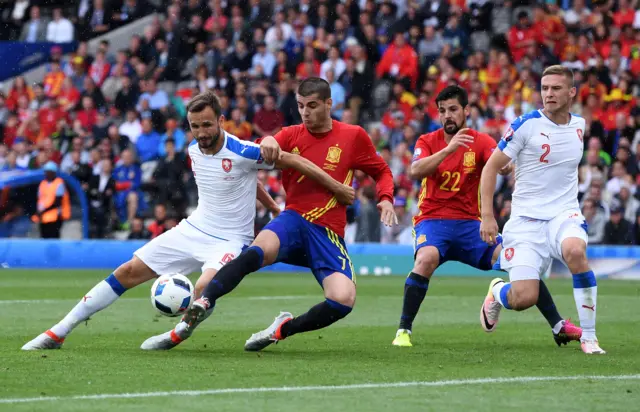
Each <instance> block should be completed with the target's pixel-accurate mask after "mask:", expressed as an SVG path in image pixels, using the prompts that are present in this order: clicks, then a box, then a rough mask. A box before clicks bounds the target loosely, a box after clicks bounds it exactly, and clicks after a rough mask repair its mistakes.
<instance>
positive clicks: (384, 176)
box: [354, 129, 398, 226]
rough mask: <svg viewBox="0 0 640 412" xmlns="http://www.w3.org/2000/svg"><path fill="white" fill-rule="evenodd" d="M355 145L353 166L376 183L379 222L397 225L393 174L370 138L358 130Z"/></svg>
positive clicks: (362, 130) (361, 130) (386, 224)
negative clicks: (394, 207)
mask: <svg viewBox="0 0 640 412" xmlns="http://www.w3.org/2000/svg"><path fill="white" fill-rule="evenodd" d="M354 144H355V145H356V147H355V150H354V152H355V153H356V154H355V156H356V159H355V162H354V164H355V166H356V167H357V168H358V169H359V170H362V171H363V172H365V173H366V174H368V175H369V176H371V177H372V178H373V179H374V180H375V181H376V192H377V194H378V200H379V201H380V202H379V203H378V210H380V221H381V222H382V223H384V224H385V226H391V225H392V224H394V223H395V224H398V217H397V216H396V212H395V210H394V209H393V190H394V183H393V174H392V173H391V169H389V165H387V163H386V162H385V161H384V160H383V159H382V157H380V156H379V155H378V153H377V152H376V148H375V147H374V146H373V143H371V138H370V137H369V135H368V134H367V132H365V131H364V129H360V132H359V133H358V134H357V137H356V140H355V142H354Z"/></svg>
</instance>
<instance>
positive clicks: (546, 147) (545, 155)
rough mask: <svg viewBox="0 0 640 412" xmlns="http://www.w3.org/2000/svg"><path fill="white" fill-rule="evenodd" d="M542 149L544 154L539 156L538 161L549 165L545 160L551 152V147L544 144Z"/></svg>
mask: <svg viewBox="0 0 640 412" xmlns="http://www.w3.org/2000/svg"><path fill="white" fill-rule="evenodd" d="M542 148H543V149H544V153H542V156H540V161H541V162H542V163H549V161H548V160H547V159H546V158H547V156H549V152H551V146H549V145H548V144H546V143H545V144H543V145H542Z"/></svg>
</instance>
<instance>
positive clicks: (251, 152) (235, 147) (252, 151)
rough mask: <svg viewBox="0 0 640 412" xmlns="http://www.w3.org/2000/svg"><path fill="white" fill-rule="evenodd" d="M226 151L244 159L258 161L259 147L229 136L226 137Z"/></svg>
mask: <svg viewBox="0 0 640 412" xmlns="http://www.w3.org/2000/svg"><path fill="white" fill-rule="evenodd" d="M227 149H229V150H231V151H232V152H233V153H235V154H236V155H238V156H241V157H244V158H245V159H251V160H256V161H257V160H260V146H258V145H255V144H252V143H248V142H241V141H240V140H237V139H236V138H234V137H233V136H231V135H227Z"/></svg>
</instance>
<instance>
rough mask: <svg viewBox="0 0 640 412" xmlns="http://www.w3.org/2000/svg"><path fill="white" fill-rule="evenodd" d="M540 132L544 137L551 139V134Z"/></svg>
mask: <svg viewBox="0 0 640 412" xmlns="http://www.w3.org/2000/svg"><path fill="white" fill-rule="evenodd" d="M540 134H541V135H543V136H544V137H546V138H547V140H549V136H550V134H545V133H542V132H540Z"/></svg>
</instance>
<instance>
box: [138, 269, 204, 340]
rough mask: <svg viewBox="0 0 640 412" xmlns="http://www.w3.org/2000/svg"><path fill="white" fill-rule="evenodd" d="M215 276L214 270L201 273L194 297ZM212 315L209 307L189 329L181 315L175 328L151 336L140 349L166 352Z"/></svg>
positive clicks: (186, 337)
mask: <svg viewBox="0 0 640 412" xmlns="http://www.w3.org/2000/svg"><path fill="white" fill-rule="evenodd" d="M215 274H216V270H214V269H207V270H205V271H204V273H202V276H200V277H199V278H198V281H197V282H196V286H195V295H196V296H200V295H201V294H202V291H203V290H204V288H205V286H207V285H208V284H209V282H210V281H211V279H213V277H214V276H215ZM212 313H213V306H212V307H210V308H209V309H208V310H207V311H206V312H205V316H203V317H202V318H201V319H198V320H197V321H196V323H194V324H193V325H192V326H191V327H189V324H188V323H187V321H186V319H185V316H186V315H183V316H182V318H181V319H180V322H179V323H178V324H177V325H176V327H175V328H173V329H171V330H170V331H168V332H165V333H162V334H160V335H156V336H152V337H150V338H149V339H147V340H145V341H144V342H142V345H140V349H143V350H168V349H173V348H175V347H176V346H178V345H179V344H181V343H182V342H184V341H185V340H187V339H189V338H190V337H191V335H192V334H193V331H194V330H195V329H196V328H197V327H198V325H200V324H201V323H202V322H203V321H204V320H206V319H207V318H208V317H209V316H211V314H212Z"/></svg>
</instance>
